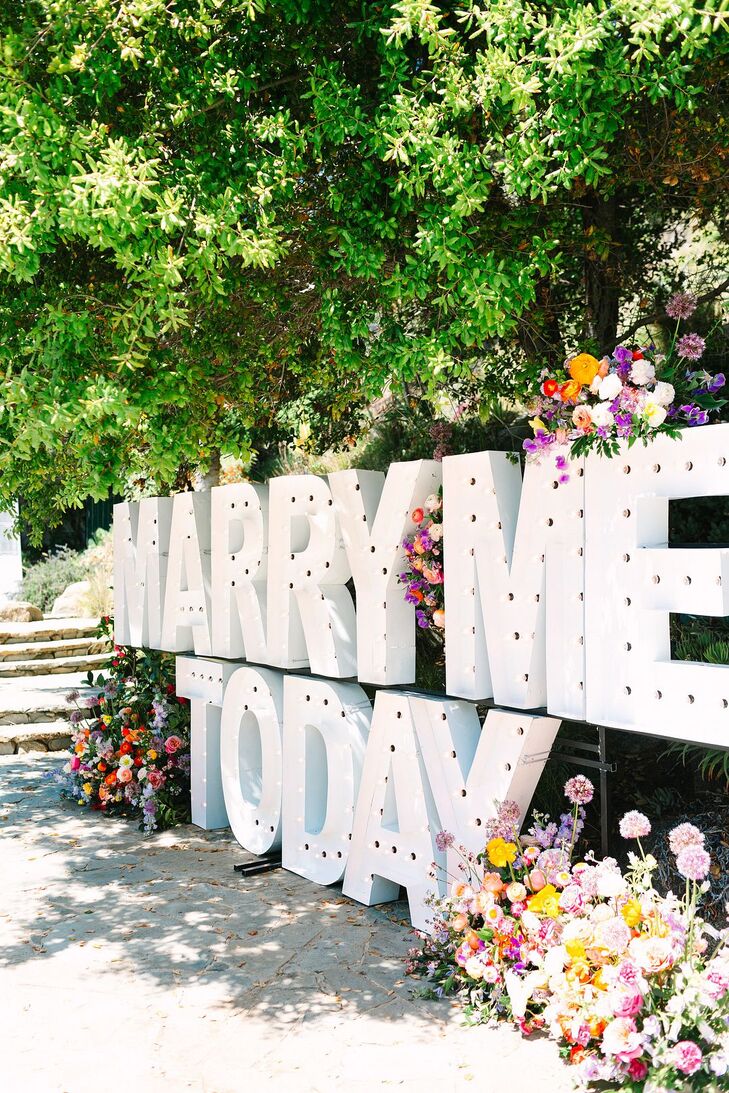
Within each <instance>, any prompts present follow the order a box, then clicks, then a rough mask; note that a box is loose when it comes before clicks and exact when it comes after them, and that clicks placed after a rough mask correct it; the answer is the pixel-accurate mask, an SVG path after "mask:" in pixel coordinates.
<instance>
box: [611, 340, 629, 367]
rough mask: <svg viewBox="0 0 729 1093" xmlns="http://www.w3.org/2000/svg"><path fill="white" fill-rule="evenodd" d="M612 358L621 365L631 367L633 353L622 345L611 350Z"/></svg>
mask: <svg viewBox="0 0 729 1093" xmlns="http://www.w3.org/2000/svg"><path fill="white" fill-rule="evenodd" d="M613 358H614V360H616V361H617V362H618V364H620V365H622V366H623V367H624V366H625V365H632V363H633V351H632V349H626V348H625V346H624V345H618V346H616V347H615V349H614V350H613Z"/></svg>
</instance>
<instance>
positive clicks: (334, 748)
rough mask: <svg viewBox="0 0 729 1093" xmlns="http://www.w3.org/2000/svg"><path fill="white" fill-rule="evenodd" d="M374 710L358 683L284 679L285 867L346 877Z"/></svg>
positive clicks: (327, 880) (325, 877)
mask: <svg viewBox="0 0 729 1093" xmlns="http://www.w3.org/2000/svg"><path fill="white" fill-rule="evenodd" d="M371 717H372V707H371V705H370V703H369V701H368V699H367V695H366V694H365V693H364V691H363V690H362V688H361V687H359V686H358V685H357V684H356V683H333V682H329V681H328V680H323V679H301V678H297V677H296V676H289V677H288V678H287V679H286V680H285V681H284V732H283V743H284V754H285V756H286V762H285V764H284V770H283V866H284V869H290V870H291V872H292V873H299V874H300V875H301V876H302V877H307V878H308V879H309V880H313V881H316V882H317V883H318V884H334V883H335V882H336V881H338V880H341V879H342V877H343V876H344V867H345V866H346V864H347V858H348V857H349V847H350V840H351V838H352V822H353V818H354V806H355V802H356V799H357V793H358V790H359V784H360V778H361V776H362V764H363V762H364V755H365V749H366V747H367V736H368V733H369V727H370V719H371Z"/></svg>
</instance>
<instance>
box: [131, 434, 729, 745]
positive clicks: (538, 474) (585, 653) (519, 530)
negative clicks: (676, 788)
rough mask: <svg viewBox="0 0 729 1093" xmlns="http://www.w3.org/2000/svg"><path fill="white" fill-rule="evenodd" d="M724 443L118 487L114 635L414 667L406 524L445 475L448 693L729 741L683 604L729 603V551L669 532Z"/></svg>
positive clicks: (719, 685)
mask: <svg viewBox="0 0 729 1093" xmlns="http://www.w3.org/2000/svg"><path fill="white" fill-rule="evenodd" d="M724 453H726V454H724ZM728 457H729V426H727V425H715V426H710V427H705V428H702V429H700V430H687V431H684V432H683V433H682V435H681V439H680V440H679V441H674V440H671V439H670V438H668V437H665V436H659V437H657V438H656V440H655V441H654V442H653V443H652V444H651V445H650V446H648V447H645V448H642V447H640V448H639V447H637V446H636V447H634V448H632V449H630V450H629V451H628V450H627V449H625V450H623V451H622V452H621V454H620V455H619V456H617V457H615V458H613V459H605V458H601V457H599V456H595V455H591V456H589V457H588V458H587V459H586V460H584V461H581V462H577V461H575V462H574V463H571V464H570V479H569V482H567V483H566V484H558V483H557V479H556V475H555V474H554V472H553V468H552V466H551V464H550V463H548V462H544V463H543V464H541V465H539V466H536V465H534V464H528V465H527V467H526V469H525V473H524V478H523V481H522V475H521V471H520V469H519V467H518V466H516V465H514V464H513V463H511V462H510V460H509V458H508V456H507V455H505V454H504V453H502V452H479V453H474V454H469V455H458V456H450V457H446V458H445V459H444V460H443V463H442V464H439V463H436V462H434V461H415V462H410V463H395V464H393V465H392V466H391V467H390V469H389V471H388V473H387V475H386V476H385V475H383V474H381V473H378V472H377V473H376V472H371V471H355V470H347V471H339V472H336V473H334V474H331V475H329V476H328V479H327V480H325V479H324V478H319V477H316V476H313V475H292V476H285V477H281V478H276V479H273V480H272V481H271V482H270V484H269V486H268V487H265V486H261V485H253V484H250V483H238V484H234V485H230V486H219V487H216V488H214V489H213V490H212V491H211V492H210V493H184V494H178V495H177V496H175V497H172V498H149V499H146V500H143V501H141V502H138V503H136V504H132V503H122V504H119V505H117V506H116V507H115V519H114V558H115V597H116V638H117V641H119V642H120V643H123V644H130V645H147V646H150V647H152V648H156V649H166V650H168V651H170V652H175V653H187V652H194V653H196V654H198V655H202V656H213V657H218V658H221V659H225V660H235V661H249V662H251V663H255V664H258V665H263V666H270V667H275V668H283V669H302V668H306V667H309V668H310V669H311V671H312V673H314V674H316V675H320V676H326V677H329V678H333V679H351V678H355V677H356V678H357V679H358V680H359V681H360V682H362V683H369V684H376V685H380V686H388V685H403V684H410V683H412V682H413V680H414V678H415V622H414V613H413V610H412V608H411V607H410V605H408V604H406V603H405V602H404V597H403V592H402V587H401V586H400V585H399V584H398V583H397V575H398V573H399V572H400V571H401V569H402V564H403V560H404V555H403V548H402V539H403V537H404V536H405V535H406V534H408V533H409V532H411V531H412V530H413V525H412V521H411V517H410V513H411V511H412V509H413V508H414V507H415V506H416V505H418V504H420V503H421V502H422V500H423V498H424V497H425V496H426V495H427V494H429V493H433V492H435V491H436V490H437V489H438V487H439V485H440V484H441V482H442V485H443V503H444V519H443V528H444V538H443V542H444V559H445V600H446V633H447V638H446V684H447V690H448V692H449V694H451V695H453V696H455V697H460V698H465V699H470V700H472V701H476V700H484V699H487V698H491V697H492V698H493V699H494V701H495V702H496V703H497V704H499V705H503V706H509V707H511V708H516V709H535V708H541V707H546V708H547V710H548V712H549V713H552V714H554V715H556V716H566V717H571V718H576V719H584V718H586V719H587V720H589V721H592V722H597V723H600V724H604V725H611V726H614V727H616V728H626V729H629V728H633V729H638V730H640V731H643V732H653V733H658V734H660V735H663V736H674V737H678V738H681V739H687V740H696V741H701V742H705V743H709V744H724V743H726V742H727V740H729V674H728V669H727V667H726V666H723V665H709V664H686V663H680V662H675V661H672V660H671V656H670V635H669V621H670V613H671V612H683V613H692V614H698V615H725V614H727V613H729V603H728V596H729V575H727V574H725V569H726V567H727V564H728V562H729V551H727V550H724V549H719V548H708V547H707V548H705V549H703V550H700V551H698V550H696V549H684V550H677V549H669V548H668V503H669V500H670V499H672V498H683V497H699V496H710V495H724V494H726V492H727V483H729V464H728V463H727V458H728ZM441 476H442V477H441ZM350 577H351V578H352V579H353V582H354V587H355V590H356V603H357V607H356V610H355V606H354V603H353V600H352V597H351V595H350V593H349V590H348V589H347V587H346V584H347V581H348V580H349V579H350Z"/></svg>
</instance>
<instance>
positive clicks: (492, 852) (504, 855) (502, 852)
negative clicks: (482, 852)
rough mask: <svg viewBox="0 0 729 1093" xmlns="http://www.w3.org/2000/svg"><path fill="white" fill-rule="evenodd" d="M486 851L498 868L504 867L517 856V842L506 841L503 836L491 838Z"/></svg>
mask: <svg viewBox="0 0 729 1093" xmlns="http://www.w3.org/2000/svg"><path fill="white" fill-rule="evenodd" d="M486 853H487V854H488V859H489V861H490V862H491V864H492V865H495V866H496V868H497V869H504V868H505V867H506V865H507V864H508V865H511V863H512V862H513V861H514V859H515V858H516V844H515V843H507V842H504V840H503V839H501V838H499V839H491V841H490V842H489V843H488V844H487V845H486Z"/></svg>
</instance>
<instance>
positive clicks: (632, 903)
mask: <svg viewBox="0 0 729 1093" xmlns="http://www.w3.org/2000/svg"><path fill="white" fill-rule="evenodd" d="M620 914H621V915H622V916H623V921H624V922H625V924H626V926H630V927H631V928H632V927H633V926H637V925H638V923H639V922H641V921H642V920H643V912H642V911H641V909H640V902H639V900H637V899H629V900H628V901H627V902H626V903H624V904H623V906H622V908H621V909H620Z"/></svg>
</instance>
